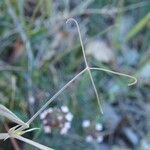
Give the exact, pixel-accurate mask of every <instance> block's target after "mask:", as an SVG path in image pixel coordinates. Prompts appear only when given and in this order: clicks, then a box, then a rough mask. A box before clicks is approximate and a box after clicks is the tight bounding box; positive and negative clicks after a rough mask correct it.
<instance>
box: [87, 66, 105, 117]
mask: <svg viewBox="0 0 150 150" xmlns="http://www.w3.org/2000/svg"><path fill="white" fill-rule="evenodd" d="M87 71H88V74H89V76H90V79H91V83H92V86H93V88H94V91H95V95H96V98H97V102H98V106H99V108H100V112H101V113H102V114H103V110H102V107H101V102H100V98H99V96H98V92H97V89H96V86H95V83H94V80H93V77H92V73H91V70H90V68H88V70H87Z"/></svg>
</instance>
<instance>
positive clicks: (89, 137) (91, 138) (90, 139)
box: [85, 135, 93, 143]
mask: <svg viewBox="0 0 150 150" xmlns="http://www.w3.org/2000/svg"><path fill="white" fill-rule="evenodd" d="M85 140H86V142H88V143H90V142H92V141H93V137H92V136H91V135H88V136H87V137H86V139H85Z"/></svg>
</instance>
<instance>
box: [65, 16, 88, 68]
mask: <svg viewBox="0 0 150 150" xmlns="http://www.w3.org/2000/svg"><path fill="white" fill-rule="evenodd" d="M69 21H73V22H74V23H75V24H76V26H77V29H78V34H79V39H80V43H81V48H82V53H83V57H84V62H85V65H86V67H88V63H87V60H86V56H85V49H84V46H83V42H82V37H81V31H80V28H79V24H78V22H77V21H76V20H75V19H74V18H69V19H68V20H67V21H66V23H68V22H69Z"/></svg>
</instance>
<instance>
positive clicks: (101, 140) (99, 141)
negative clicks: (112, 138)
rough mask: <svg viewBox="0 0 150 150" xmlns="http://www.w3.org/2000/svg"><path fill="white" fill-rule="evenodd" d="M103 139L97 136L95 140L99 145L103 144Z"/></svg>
mask: <svg viewBox="0 0 150 150" xmlns="http://www.w3.org/2000/svg"><path fill="white" fill-rule="evenodd" d="M103 139H104V138H103V136H98V137H97V139H96V140H97V142H98V143H101V142H103Z"/></svg>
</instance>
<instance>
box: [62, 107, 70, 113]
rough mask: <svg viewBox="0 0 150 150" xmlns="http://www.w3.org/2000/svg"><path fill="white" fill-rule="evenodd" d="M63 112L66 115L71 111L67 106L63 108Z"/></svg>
mask: <svg viewBox="0 0 150 150" xmlns="http://www.w3.org/2000/svg"><path fill="white" fill-rule="evenodd" d="M61 110H62V112H64V113H68V112H69V109H68V107H67V106H61Z"/></svg>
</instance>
